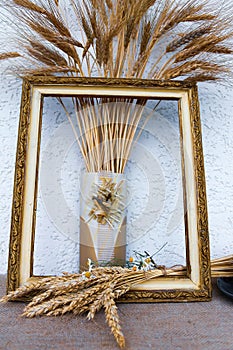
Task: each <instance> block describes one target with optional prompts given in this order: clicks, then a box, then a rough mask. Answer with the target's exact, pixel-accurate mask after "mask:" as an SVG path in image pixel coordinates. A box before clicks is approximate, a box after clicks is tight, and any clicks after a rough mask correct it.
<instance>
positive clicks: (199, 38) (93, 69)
mask: <svg viewBox="0 0 233 350" xmlns="http://www.w3.org/2000/svg"><path fill="white" fill-rule="evenodd" d="M211 5H212V6H210V4H209V1H199V0H183V1H178V0H120V1H118V0H70V1H66V2H63V1H58V0H46V1H45V0H37V1H36V0H7V1H6V0H3V3H2V5H1V8H2V9H3V11H2V16H4V20H5V21H6V22H8V23H10V26H11V30H12V28H14V29H15V40H14V41H13V48H9V51H8V52H3V53H2V54H0V59H1V60H2V59H7V58H12V59H13V58H16V62H18V63H19V64H18V65H17V67H16V68H15V71H17V73H18V72H19V73H22V74H24V75H25V74H34V75H35V74H36V75H38V74H39V75H41V74H42V75H51V74H66V75H69V76H80V77H84V76H99V77H112V78H122V77H127V78H151V79H175V78H181V79H184V80H189V81H190V80H191V81H205V80H207V81H211V80H217V79H220V78H225V77H226V76H227V74H228V73H230V71H231V69H230V64H229V62H228V60H226V57H228V56H229V57H231V54H232V49H231V46H230V39H231V38H232V18H233V16H232V11H231V6H230V2H229V1H226V0H225V1H223V2H221V5H220V4H219V2H216V1H212V2H211ZM213 5H214V6H213ZM1 8H0V9H1ZM0 16H1V11H0ZM11 62H12V61H11ZM59 101H60V102H61V104H62V106H63V107H64V109H65V111H66V114H67V116H68V119H69V121H70V123H71V125H72V128H73V130H74V133H75V136H76V139H77V142H78V144H79V147H80V149H81V152H82V154H83V157H84V160H85V164H86V169H87V171H89V172H97V171H103V170H107V171H112V172H123V171H124V168H125V165H126V162H127V159H128V157H129V155H130V151H131V149H132V146H133V144H134V141H135V139H136V140H137V137H136V131H137V127H138V123H139V121H140V119H141V116H142V111H143V106H145V104H146V100H144V101H143V100H140V101H136V100H134V101H130V100H128V101H124V102H125V103H126V104H127V107H125V108H126V109H127V111H124V112H125V115H126V116H125V118H124V120H120V115H122V110H121V108H120V107H119V105H118V106H117V104H116V107H115V108H114V107H112V105H111V102H123V101H122V100H119V99H118V100H117V99H115V100H114V99H112V100H108V101H107V100H105V101H98V99H95V98H92V99H84V98H75V99H73V104H74V109H75V113H76V117H77V118H76V119H77V120H76V122H77V123H76V124H77V125H76V126H75V123H74V122H73V121H72V118H71V115H70V113H69V111H68V109H67V108H66V107H65V105H64V103H63V101H62V100H61V99H60V100H59ZM100 103H102V104H103V103H107V104H106V106H105V108H104V110H102V111H96V110H95V106H96V105H99V104H100ZM139 106H141V109H140V108H139ZM136 107H138V108H136ZM88 108H89V110H88ZM101 113H102V115H101Z"/></svg>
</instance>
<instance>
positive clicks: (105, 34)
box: [0, 0, 233, 81]
mask: <svg viewBox="0 0 233 350" xmlns="http://www.w3.org/2000/svg"><path fill="white" fill-rule="evenodd" d="M1 8H2V10H3V11H1ZM1 12H2V15H1ZM6 13H7V14H6ZM0 15H1V16H2V17H4V20H5V21H6V22H8V23H9V25H10V26H11V28H15V40H13V42H12V46H13V49H10V50H8V52H14V53H15V52H17V55H20V57H21V60H20V66H19V67H17V71H21V72H22V73H25V72H26V73H27V74H28V73H31V74H57V73H59V74H66V75H67V74H68V75H76V76H101V77H131V78H152V79H177V78H181V79H188V80H191V81H206V80H209V81H211V80H216V79H219V78H224V77H226V76H227V75H228V73H229V72H230V65H229V63H230V62H229V60H228V59H227V57H230V58H231V54H232V48H231V43H230V40H231V38H232V18H233V15H232V9H231V1H229V0H224V1H221V2H219V1H216V0H212V1H210V0H208V1H207V0H205V1H201V0H183V1H180V0H120V1H117V0H70V1H67V2H59V1H58V0H40V1H36V0H3V1H2V4H1V7H0ZM2 54H4V52H3V53H2ZM5 58H7V55H6V57H5Z"/></svg>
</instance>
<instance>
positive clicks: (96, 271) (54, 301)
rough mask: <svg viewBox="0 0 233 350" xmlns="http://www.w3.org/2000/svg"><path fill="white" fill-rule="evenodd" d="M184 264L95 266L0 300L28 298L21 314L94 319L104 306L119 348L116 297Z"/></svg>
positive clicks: (121, 343)
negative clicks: (147, 268) (144, 267)
mask: <svg viewBox="0 0 233 350" xmlns="http://www.w3.org/2000/svg"><path fill="white" fill-rule="evenodd" d="M183 269H184V268H183V267H182V266H181V267H173V268H170V269H165V268H161V269H159V268H157V269H154V270H151V271H142V270H140V271H132V270H130V269H128V268H122V267H96V268H93V269H92V270H91V271H86V272H83V273H82V274H64V275H63V276H58V277H46V278H43V279H40V280H39V281H33V282H30V283H28V284H26V285H25V286H23V287H20V288H18V289H17V290H16V291H14V292H11V293H9V294H8V295H7V296H5V297H3V298H2V299H1V301H2V302H7V301H14V300H17V299H19V298H21V299H22V298H27V299H28V298H31V297H32V299H31V302H30V303H29V304H28V305H27V306H26V307H25V309H24V313H23V315H24V316H26V317H35V316H40V315H47V316H58V315H64V314H65V313H67V312H73V313H74V314H75V315H79V314H83V313H87V318H88V319H89V320H90V319H93V318H94V316H95V314H96V312H98V311H99V310H100V309H102V308H103V309H104V311H105V316H106V321H107V323H108V325H109V327H110V328H111V332H112V334H113V335H114V337H115V339H116V341H117V343H118V344H119V346H120V347H124V346H125V339H124V335H123V333H122V329H121V326H120V319H119V316H118V313H117V306H116V300H117V299H119V298H120V296H122V295H123V294H125V293H126V292H127V291H128V290H129V289H130V288H131V287H132V286H134V285H136V284H138V283H141V282H144V281H146V280H148V279H152V278H156V277H159V276H163V275H164V274H166V275H171V274H177V273H179V272H181V273H182V271H183Z"/></svg>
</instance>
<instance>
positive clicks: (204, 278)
mask: <svg viewBox="0 0 233 350" xmlns="http://www.w3.org/2000/svg"><path fill="white" fill-rule="evenodd" d="M92 87H95V89H91V88H92ZM75 89H84V91H85V94H86V95H90V96H91V95H92V96H99V95H98V94H100V96H103V95H104V94H108V91H111V89H114V91H120V89H123V90H124V91H127V89H130V94H131V96H140V94H141V96H147V95H146V94H147V93H148V94H149V92H150V93H152V92H156V94H157V95H158V96H159V98H162V99H166V98H167V99H170V98H174V99H176V100H177V101H178V104H179V117H180V125H181V148H182V144H183V145H185V146H186V145H188V147H190V154H191V158H192V169H191V172H190V169H187V164H186V161H185V157H184V152H183V176H184V182H185V181H187V186H186V185H184V189H185V190H184V195H185V196H190V195H191V196H193V208H191V210H190V211H189V210H188V211H187V215H186V217H185V220H187V222H188V225H189V226H190V227H189V231H190V233H189V237H188V239H187V240H186V241H187V243H186V245H187V247H186V249H187V252H188V254H187V275H186V276H181V277H179V276H175V277H163V278H162V279H161V278H160V279H156V280H154V281H150V282H148V283H145V284H143V285H140V286H137V287H136V288H134V290H131V291H130V292H128V293H127V294H126V295H125V296H124V297H123V298H122V299H121V300H122V301H123V302H131V301H133V302H134V301H149V302H151V301H153V302H156V301H184V300H189V301H192V300H209V299H210V297H211V276H210V257H209V237H208V217H207V201H206V188H205V175H204V160H203V152H202V140H201V125H200V112H199V103H198V92H197V87H196V85H194V84H191V83H184V82H174V81H173V82H167V81H154V80H138V79H133V80H132V79H102V78H68V77H40V76H35V77H26V78H25V79H24V82H23V90H22V102H21V112H20V123H19V134H18V146H17V154H16V170H15V183H14V194H13V205H12V223H11V235H10V249H9V262H8V285H7V291H8V292H9V291H12V290H15V289H16V288H17V287H18V286H19V285H20V284H22V283H23V282H25V281H26V280H27V278H31V277H33V275H32V265H33V244H34V232H33V231H34V227H35V217H36V194H37V180H38V179H37V171H38V160H39V148H40V133H41V120H42V112H41V111H42V101H43V96H67V95H69V96H70V95H72V94H73V92H72V91H75ZM123 90H122V91H123ZM35 94H37V98H38V101H37V104H35V105H36V107H38V111H36V115H37V118H38V120H39V122H38V125H37V128H36V129H35V130H36V131H35V132H36V135H37V140H36V154H34V153H33V152H34V151H33V152H32V150H31V149H30V132H31V129H32V128H33V118H35V113H34V114H33V112H32V109H33V103H35V101H34V102H33V98H34V97H33V96H34V95H35ZM137 94H139V95H137ZM75 95H78V92H77V93H76V92H75ZM160 95H161V96H160ZM173 95H174V96H173ZM148 96H150V94H149V95H148ZM172 96H173V97H172ZM34 109H35V107H34ZM183 129H184V130H183ZM30 157H32V158H34V163H35V171H34V179H32V180H30V181H34V185H33V186H32V191H33V193H34V197H33V198H34V200H33V205H32V207H33V208H32V210H31V214H30V215H31V218H30V220H29V219H27V220H29V221H31V226H30V223H29V224H28V223H27V222H25V217H26V214H25V212H26V210H25V208H26V203H25V202H26V199H27V198H26V195H25V193H26V189H25V188H28V187H30V183H29V180H28V177H27V176H26V171H27V167H28V166H29V164H28V160H30V161H31V158H30ZM186 172H188V173H187V176H185V174H186ZM31 183H32V182H31ZM27 190H28V189H27ZM23 224H24V228H23ZM25 227H26V228H25ZM22 230H24V231H25V230H26V231H30V232H27V235H26V238H25V237H24V238H23V235H22ZM192 230H193V231H195V232H196V234H193V233H192ZM24 236H25V235H24ZM27 237H29V238H30V239H29V243H28V245H27V244H26V246H27V250H28V251H27V252H25V244H23V243H22V241H23V240H24V241H25V239H27ZM25 257H28V260H29V261H26V262H25V260H23V259H25ZM22 261H23V262H24V263H25V266H28V268H26V267H25V271H24V264H23V263H22Z"/></svg>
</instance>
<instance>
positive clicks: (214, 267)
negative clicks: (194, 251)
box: [211, 255, 233, 277]
mask: <svg viewBox="0 0 233 350" xmlns="http://www.w3.org/2000/svg"><path fill="white" fill-rule="evenodd" d="M211 276H212V277H232V276H233V255H228V256H225V257H223V258H218V259H213V260H211Z"/></svg>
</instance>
